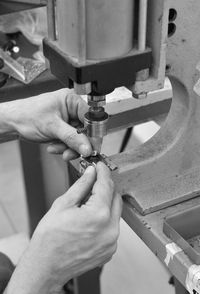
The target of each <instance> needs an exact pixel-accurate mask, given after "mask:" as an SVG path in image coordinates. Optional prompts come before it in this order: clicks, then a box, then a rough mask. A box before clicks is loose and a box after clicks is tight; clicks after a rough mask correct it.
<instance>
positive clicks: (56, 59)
mask: <svg viewBox="0 0 200 294" xmlns="http://www.w3.org/2000/svg"><path fill="white" fill-rule="evenodd" d="M43 50H44V55H45V56H46V58H47V59H49V62H50V68H51V72H52V73H53V74H54V75H55V76H56V77H57V78H58V79H59V80H60V81H61V82H62V83H63V85H65V86H66V87H68V88H72V87H73V83H74V82H76V83H77V84H85V83H89V82H91V83H92V93H90V94H94V95H96V94H97V95H102V94H108V93H110V92H112V91H113V90H114V89H115V88H117V87H120V86H129V85H132V84H133V83H134V81H135V77H136V73H137V72H138V71H140V70H143V69H146V68H150V67H151V63H152V52H151V50H150V49H146V50H145V51H144V52H138V51H133V52H132V53H130V54H128V55H126V56H123V57H121V58H117V59H111V60H106V61H101V62H96V61H94V62H91V61H90V62H87V63H86V64H85V65H81V64H79V63H78V62H76V61H75V60H74V59H73V58H71V57H70V56H68V55H67V54H65V53H64V52H63V51H61V50H60V49H59V48H58V47H57V46H56V43H55V42H52V41H49V40H48V39H45V40H44V42H43Z"/></svg>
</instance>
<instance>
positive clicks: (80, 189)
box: [63, 166, 96, 206]
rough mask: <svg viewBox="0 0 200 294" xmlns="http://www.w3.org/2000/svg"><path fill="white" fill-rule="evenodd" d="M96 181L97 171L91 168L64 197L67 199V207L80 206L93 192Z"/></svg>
mask: <svg viewBox="0 0 200 294" xmlns="http://www.w3.org/2000/svg"><path fill="white" fill-rule="evenodd" d="M95 181H96V169H95V167H94V166H89V167H88V168H87V169H86V171H85V172H84V174H83V176H82V177H81V178H80V179H79V180H78V181H77V182H76V183H75V184H74V185H73V186H71V188H70V189H69V190H68V191H67V192H66V193H65V194H64V195H63V197H66V201H67V205H70V206H71V205H72V206H73V205H78V204H80V203H81V202H82V201H83V200H84V199H85V197H87V196H88V194H89V193H90V192H91V190H92V187H93V185H94V183H95Z"/></svg>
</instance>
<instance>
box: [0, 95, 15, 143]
mask: <svg viewBox="0 0 200 294" xmlns="http://www.w3.org/2000/svg"><path fill="white" fill-rule="evenodd" d="M18 104H20V103H19V102H18V101H11V102H5V103H0V138H1V137H3V138H5V137H8V138H9V137H10V138H12V137H16V138H17V136H18V127H17V124H18V112H19V109H20V106H19V105H18Z"/></svg>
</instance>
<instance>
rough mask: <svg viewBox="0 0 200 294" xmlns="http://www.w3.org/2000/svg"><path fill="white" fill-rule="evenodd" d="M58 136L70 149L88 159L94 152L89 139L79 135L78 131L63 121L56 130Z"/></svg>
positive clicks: (60, 121)
mask: <svg viewBox="0 0 200 294" xmlns="http://www.w3.org/2000/svg"><path fill="white" fill-rule="evenodd" d="M56 136H57V138H58V139H59V140H61V141H62V142H63V143H65V144H66V145H67V146H68V147H69V148H71V149H72V150H75V151H76V152H78V153H79V154H81V155H83V156H84V157H87V156H89V155H90V154H91V152H92V147H91V144H90V141H89V139H88V138H87V136H86V135H84V134H78V133H77V130H76V129H75V128H73V127H72V126H70V125H69V124H67V123H66V122H65V121H63V120H61V119H60V120H59V123H58V125H57V129H56Z"/></svg>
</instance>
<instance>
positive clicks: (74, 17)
mask: <svg viewBox="0 0 200 294" xmlns="http://www.w3.org/2000/svg"><path fill="white" fill-rule="evenodd" d="M134 2H135V0H123V1H122V0H57V22H58V42H59V45H60V47H61V49H62V50H63V51H64V52H65V53H67V54H69V55H70V56H73V57H75V58H78V59H79V60H80V59H81V60H83V59H84V58H86V59H91V60H102V59H109V58H114V57H119V56H123V55H124V54H127V53H128V52H129V51H130V50H131V49H132V48H133V32H134Z"/></svg>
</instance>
